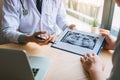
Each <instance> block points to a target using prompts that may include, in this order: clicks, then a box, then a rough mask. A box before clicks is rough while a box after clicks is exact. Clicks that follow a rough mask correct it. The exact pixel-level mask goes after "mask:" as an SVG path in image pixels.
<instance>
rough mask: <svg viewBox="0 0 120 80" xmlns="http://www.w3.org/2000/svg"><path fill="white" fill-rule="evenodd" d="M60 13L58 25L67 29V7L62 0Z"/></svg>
mask: <svg viewBox="0 0 120 80" xmlns="http://www.w3.org/2000/svg"><path fill="white" fill-rule="evenodd" d="M58 7H59V9H58V14H57V20H56V22H57V25H58V26H59V27H60V28H61V29H62V30H65V28H66V27H67V26H68V23H67V14H66V10H65V7H64V5H63V2H62V0H60V5H59V6H58Z"/></svg>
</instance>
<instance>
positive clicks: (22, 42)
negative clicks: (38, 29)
mask: <svg viewBox="0 0 120 80" xmlns="http://www.w3.org/2000/svg"><path fill="white" fill-rule="evenodd" d="M18 43H20V44H26V43H27V42H26V35H20V36H19V38H18Z"/></svg>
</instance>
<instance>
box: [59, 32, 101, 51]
mask: <svg viewBox="0 0 120 80" xmlns="http://www.w3.org/2000/svg"><path fill="white" fill-rule="evenodd" d="M98 39H99V38H98V37H94V36H91V35H85V34H81V33H76V32H71V31H68V32H67V34H66V35H65V36H64V37H63V39H62V40H61V41H62V42H64V43H68V44H72V45H76V46H80V47H83V48H88V49H91V50H93V49H94V47H95V45H96V42H97V40H98Z"/></svg>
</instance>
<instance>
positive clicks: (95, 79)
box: [89, 70, 107, 80]
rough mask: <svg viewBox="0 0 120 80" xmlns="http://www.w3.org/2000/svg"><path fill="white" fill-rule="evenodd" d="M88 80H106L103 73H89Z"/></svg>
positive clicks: (91, 71) (92, 71)
mask: <svg viewBox="0 0 120 80" xmlns="http://www.w3.org/2000/svg"><path fill="white" fill-rule="evenodd" d="M89 76H90V80H106V79H107V78H106V77H105V73H104V72H103V71H95V70H90V71H89Z"/></svg>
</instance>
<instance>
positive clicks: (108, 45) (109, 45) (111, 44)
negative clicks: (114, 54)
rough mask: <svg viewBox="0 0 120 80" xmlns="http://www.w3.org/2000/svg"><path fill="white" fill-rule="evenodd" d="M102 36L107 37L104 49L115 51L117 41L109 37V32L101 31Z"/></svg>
mask: <svg viewBox="0 0 120 80" xmlns="http://www.w3.org/2000/svg"><path fill="white" fill-rule="evenodd" d="M100 34H101V35H102V36H105V41H106V43H105V45H104V48H105V49H108V50H113V49H114V46H115V41H114V40H113V39H112V38H111V37H110V36H109V32H108V30H105V29H100Z"/></svg>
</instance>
